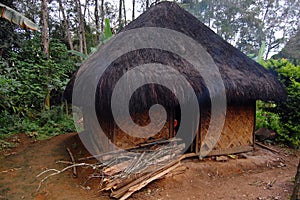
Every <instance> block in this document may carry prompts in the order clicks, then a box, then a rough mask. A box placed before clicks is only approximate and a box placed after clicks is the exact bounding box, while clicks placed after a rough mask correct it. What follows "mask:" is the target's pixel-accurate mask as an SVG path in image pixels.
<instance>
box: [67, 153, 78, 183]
mask: <svg viewBox="0 0 300 200" xmlns="http://www.w3.org/2000/svg"><path fill="white" fill-rule="evenodd" d="M67 152H68V153H69V156H70V158H71V161H72V163H73V165H75V164H76V163H75V159H74V156H73V154H72V152H71V150H70V149H69V148H67ZM72 169H73V177H74V178H77V169H76V166H73V167H72Z"/></svg>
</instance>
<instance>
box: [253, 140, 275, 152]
mask: <svg viewBox="0 0 300 200" xmlns="http://www.w3.org/2000/svg"><path fill="white" fill-rule="evenodd" d="M255 144H256V145H258V146H260V147H262V148H265V149H267V150H269V151H273V152H275V153H280V152H279V151H277V150H275V149H273V148H271V147H268V146H266V145H264V144H262V143H260V142H255Z"/></svg>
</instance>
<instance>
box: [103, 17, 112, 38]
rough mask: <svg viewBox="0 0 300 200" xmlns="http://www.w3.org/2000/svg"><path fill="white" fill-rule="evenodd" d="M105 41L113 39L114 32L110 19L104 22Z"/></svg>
mask: <svg viewBox="0 0 300 200" xmlns="http://www.w3.org/2000/svg"><path fill="white" fill-rule="evenodd" d="M104 23H105V24H104V41H106V40H109V39H110V38H111V37H112V32H111V28H110V21H109V19H107V18H106V19H105V20H104Z"/></svg>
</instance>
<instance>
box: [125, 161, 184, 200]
mask: <svg viewBox="0 0 300 200" xmlns="http://www.w3.org/2000/svg"><path fill="white" fill-rule="evenodd" d="M180 164H181V163H177V164H175V165H173V166H172V167H170V168H168V169H166V170H163V171H162V172H160V173H158V174H156V175H154V176H152V177H150V178H149V179H146V180H144V181H142V182H141V183H139V184H137V185H134V186H132V187H130V188H129V189H128V192H127V193H125V194H124V195H123V196H122V198H121V199H120V200H126V199H127V198H128V197H130V196H131V195H132V194H133V193H134V192H136V191H139V190H140V189H142V188H143V187H145V186H146V185H148V184H149V183H151V182H152V181H154V180H156V179H159V178H161V177H162V176H164V175H166V174H167V173H169V172H170V171H172V170H173V169H175V168H177V167H178V166H179V165H180Z"/></svg>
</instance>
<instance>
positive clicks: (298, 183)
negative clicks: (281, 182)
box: [291, 160, 300, 200]
mask: <svg viewBox="0 0 300 200" xmlns="http://www.w3.org/2000/svg"><path fill="white" fill-rule="evenodd" d="M299 189H300V160H299V164H298V167H297V173H296V177H295V183H294V190H293V194H292V197H291V200H297V199H298V193H299Z"/></svg>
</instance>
